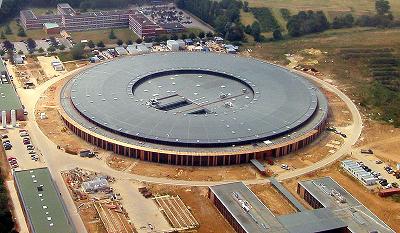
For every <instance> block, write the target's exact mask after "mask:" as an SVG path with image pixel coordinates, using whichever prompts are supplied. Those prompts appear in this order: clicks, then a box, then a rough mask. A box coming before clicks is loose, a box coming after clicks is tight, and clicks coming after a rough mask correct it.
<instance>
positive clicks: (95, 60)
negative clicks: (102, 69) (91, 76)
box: [89, 56, 100, 63]
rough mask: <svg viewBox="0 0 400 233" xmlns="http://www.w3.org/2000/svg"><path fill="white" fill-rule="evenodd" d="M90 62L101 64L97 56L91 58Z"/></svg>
mask: <svg viewBox="0 0 400 233" xmlns="http://www.w3.org/2000/svg"><path fill="white" fill-rule="evenodd" d="M89 61H90V62H91V63H97V62H100V58H99V57H97V56H94V57H91V58H89Z"/></svg>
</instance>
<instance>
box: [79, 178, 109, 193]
mask: <svg viewBox="0 0 400 233" xmlns="http://www.w3.org/2000/svg"><path fill="white" fill-rule="evenodd" d="M82 188H83V191H85V192H87V193H93V192H98V191H105V190H108V189H109V186H108V181H107V180H106V179H105V178H103V177H98V178H96V179H93V180H90V181H86V182H83V183H82Z"/></svg>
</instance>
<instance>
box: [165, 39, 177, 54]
mask: <svg viewBox="0 0 400 233" xmlns="http://www.w3.org/2000/svg"><path fill="white" fill-rule="evenodd" d="M167 47H168V49H169V50H171V51H172V52H176V51H179V44H178V42H176V40H167Z"/></svg>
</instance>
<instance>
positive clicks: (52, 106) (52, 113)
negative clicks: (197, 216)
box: [35, 80, 97, 153]
mask: <svg viewBox="0 0 400 233" xmlns="http://www.w3.org/2000/svg"><path fill="white" fill-rule="evenodd" d="M64 83H65V81H64V80H61V81H59V82H57V83H56V85H53V86H51V87H50V88H49V89H47V90H46V92H45V93H44V96H45V98H41V99H40V100H39V102H38V104H37V108H36V112H35V114H36V115H39V113H41V112H44V113H46V116H47V119H43V120H41V119H38V120H37V121H38V125H39V127H40V129H41V130H42V131H43V132H45V134H46V135H47V136H48V137H49V138H50V139H51V140H53V142H54V143H56V144H57V145H59V146H60V147H61V148H64V149H65V150H66V151H71V152H73V153H77V152H79V151H80V150H83V149H97V148H94V146H93V145H90V144H89V143H86V142H85V141H84V140H82V139H80V138H79V137H78V136H76V135H75V134H74V133H73V132H72V131H70V130H69V129H68V128H67V127H66V126H65V125H64V123H63V122H62V120H61V116H60V115H59V113H58V110H57V107H58V96H57V92H58V90H59V88H61V87H62V85H63V84H64Z"/></svg>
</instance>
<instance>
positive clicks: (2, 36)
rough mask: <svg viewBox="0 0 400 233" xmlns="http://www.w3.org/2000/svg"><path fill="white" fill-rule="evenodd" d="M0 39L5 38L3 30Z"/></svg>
mask: <svg viewBox="0 0 400 233" xmlns="http://www.w3.org/2000/svg"><path fill="white" fill-rule="evenodd" d="M0 39H2V40H5V39H7V37H6V35H5V34H4V31H2V32H1V35H0Z"/></svg>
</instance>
